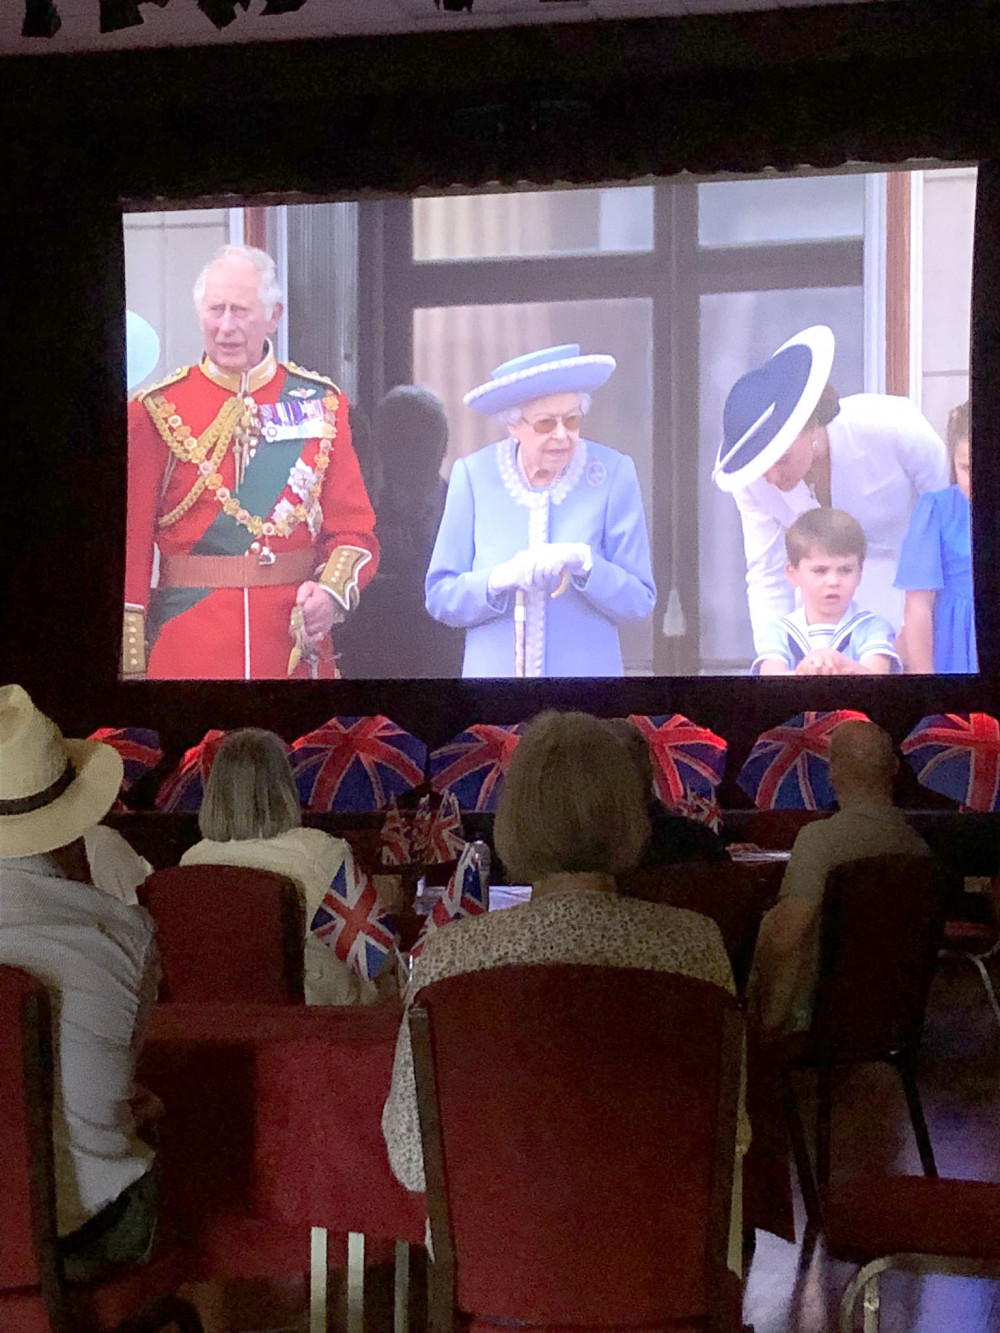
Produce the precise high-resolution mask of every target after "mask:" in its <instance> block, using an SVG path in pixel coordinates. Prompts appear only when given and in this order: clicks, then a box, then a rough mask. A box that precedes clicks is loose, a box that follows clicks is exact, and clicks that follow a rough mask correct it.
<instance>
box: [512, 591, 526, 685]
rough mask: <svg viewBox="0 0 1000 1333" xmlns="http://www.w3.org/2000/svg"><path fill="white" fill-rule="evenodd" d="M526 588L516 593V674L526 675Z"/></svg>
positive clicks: (519, 675) (518, 675)
mask: <svg viewBox="0 0 1000 1333" xmlns="http://www.w3.org/2000/svg"><path fill="white" fill-rule="evenodd" d="M524 617H525V607H524V589H523V588H518V589H517V591H516V592H515V593H514V675H515V676H517V677H519V678H520V677H523V676H524V667H525V663H524Z"/></svg>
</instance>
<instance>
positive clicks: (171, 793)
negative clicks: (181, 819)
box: [156, 731, 226, 814]
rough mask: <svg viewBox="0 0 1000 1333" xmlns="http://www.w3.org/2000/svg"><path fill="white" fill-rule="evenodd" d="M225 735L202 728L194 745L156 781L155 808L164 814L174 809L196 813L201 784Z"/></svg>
mask: <svg viewBox="0 0 1000 1333" xmlns="http://www.w3.org/2000/svg"><path fill="white" fill-rule="evenodd" d="M225 735H226V733H225V732H224V731H206V732H205V734H204V736H203V737H202V738H201V740H200V741H199V742H198V744H197V745H192V746H191V748H190V750H185V751H184V756H183V758H182V759H181V762H180V763H179V764H178V765H177V767H176V768H175V769H174V771H173V772H172V773H171V774H170V776H169V777H167V778H165V779H164V781H163V782H162V783H161V784H160V790H159V791H158V792H157V793H156V808H157V810H159V811H161V812H162V813H164V814H173V813H176V812H178V811H184V812H187V813H188V814H197V812H198V811H199V810H200V809H201V802H202V797H203V796H204V795H205V783H206V782H207V781H208V775H209V772H210V771H211V768H212V764H213V763H214V761H215V756H216V753H217V752H218V749H219V746H220V745H221V744H222V742H223V739H224V738H225Z"/></svg>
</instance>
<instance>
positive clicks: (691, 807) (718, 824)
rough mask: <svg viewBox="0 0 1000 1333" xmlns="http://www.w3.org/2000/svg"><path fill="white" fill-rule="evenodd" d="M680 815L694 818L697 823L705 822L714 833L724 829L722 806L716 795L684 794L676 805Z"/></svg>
mask: <svg viewBox="0 0 1000 1333" xmlns="http://www.w3.org/2000/svg"><path fill="white" fill-rule="evenodd" d="M674 809H675V810H676V812H677V813H678V814H679V815H683V816H684V818H685V819H693V820H694V821H695V823H697V824H704V825H705V826H706V828H710V829H711V830H712V832H713V833H718V832H720V830H721V829H722V807H721V806H720V805H719V802H718V800H717V799H716V797H715V796H696V795H695V794H694V793H693V792H692V793H691V794H690V795H688V796H682V797H681V799H680V800H679V801H678V802H677V804H676V805H675V806H674Z"/></svg>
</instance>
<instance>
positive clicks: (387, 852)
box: [379, 796, 414, 866]
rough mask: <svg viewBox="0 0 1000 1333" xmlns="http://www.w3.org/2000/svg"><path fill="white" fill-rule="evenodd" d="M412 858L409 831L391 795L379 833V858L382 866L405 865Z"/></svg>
mask: <svg viewBox="0 0 1000 1333" xmlns="http://www.w3.org/2000/svg"><path fill="white" fill-rule="evenodd" d="M413 859H414V857H413V854H412V852H411V851H410V831H409V829H408V828H407V826H406V819H405V817H404V815H403V812H402V810H400V808H399V805H398V803H397V801H396V798H395V796H393V797H392V798H391V799H390V801H389V808H388V810H386V813H385V818H384V819H383V820H382V829H381V832H380V833H379V860H380V861H381V863H382V865H384V866H405V865H409V864H410V862H411V861H412V860H413Z"/></svg>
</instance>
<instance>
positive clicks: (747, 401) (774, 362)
mask: <svg viewBox="0 0 1000 1333" xmlns="http://www.w3.org/2000/svg"><path fill="white" fill-rule="evenodd" d="M833 352H834V338H833V333H832V332H831V330H830V329H828V328H827V327H826V325H824V324H817V325H814V326H813V327H812V328H809V329H805V330H804V331H803V332H802V333H800V334H797V335H796V336H795V337H794V338H789V340H788V342H786V343H784V344H783V345H782V346H781V347H779V348H778V350H777V351H776V352H775V353H774V355H773V356H772V357H771V358H770V359H769V360H768V361H766V362H765V363H764V365H762V366H758V367H757V368H756V369H755V370H751V371H748V372H747V374H745V375H743V376H742V377H741V378H740V379H738V380H737V381H736V383H735V384H734V385H733V387H732V389H731V390H730V392H729V397H728V398H727V399H726V406H725V409H724V410H723V414H722V429H723V436H722V444H721V445H720V446H719V452H718V455H717V457H716V461H715V468H714V471H713V477H714V479H715V482H716V485H717V486H719V488H720V489H721V490H724V491H733V490H738V489H739V488H740V487H742V486H746V485H749V484H750V483H751V482H753V481H756V480H758V479H759V478H760V477H762V476H763V475H764V473H765V472H767V470H768V469H769V468H770V467H773V465H774V464H775V463H776V462H777V461H778V459H779V458H780V457H781V456H782V455H783V454H784V453H785V452H786V451H787V450H788V448H789V447H790V446H791V444H792V443H793V442H794V440H795V438H796V437H797V436H798V434H799V433H800V431H802V430H803V429H804V428H805V427H806V425H807V424H808V422H809V419H810V417H811V416H812V414H813V412H814V411H815V410H816V404H817V403H818V402H819V397H820V394H821V393H822V392H823V389H824V387H825V386H826V383H827V381H828V379H829V376H830V370H831V367H832V365H833Z"/></svg>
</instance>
